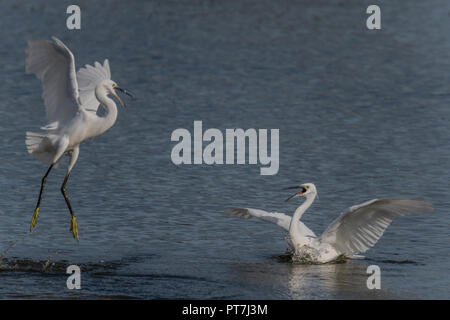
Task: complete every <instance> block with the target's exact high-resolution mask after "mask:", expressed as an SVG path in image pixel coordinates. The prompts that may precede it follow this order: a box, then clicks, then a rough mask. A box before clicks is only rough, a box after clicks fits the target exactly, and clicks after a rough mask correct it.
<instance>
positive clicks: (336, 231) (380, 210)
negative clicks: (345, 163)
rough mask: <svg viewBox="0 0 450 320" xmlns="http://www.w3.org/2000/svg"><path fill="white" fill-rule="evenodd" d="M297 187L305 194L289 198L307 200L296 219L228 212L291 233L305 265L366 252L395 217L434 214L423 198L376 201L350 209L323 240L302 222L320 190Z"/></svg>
mask: <svg viewBox="0 0 450 320" xmlns="http://www.w3.org/2000/svg"><path fill="white" fill-rule="evenodd" d="M295 188H300V189H301V191H300V192H297V193H295V194H294V195H293V196H291V197H290V198H289V199H291V198H294V197H298V196H304V197H305V198H306V201H305V202H304V203H302V204H301V205H300V206H299V207H298V208H297V210H296V211H295V213H294V216H293V217H292V218H291V217H289V216H287V215H285V214H284V213H275V212H266V211H263V210H259V209H251V208H234V209H228V210H226V212H227V213H229V214H231V215H235V216H238V217H242V218H249V217H256V218H259V219H261V220H264V221H268V222H272V223H274V224H276V225H278V226H280V227H282V228H283V229H285V230H286V231H289V236H290V241H289V242H290V243H289V244H290V245H291V248H292V250H293V253H294V258H299V260H301V261H304V262H312V263H326V262H330V261H333V260H336V259H338V258H340V257H346V258H352V257H355V256H357V254H360V253H364V252H366V251H367V250H368V249H369V248H371V247H372V246H374V245H375V243H376V242H377V241H378V239H380V237H381V236H382V235H383V233H384V231H385V230H386V228H387V227H388V226H389V225H390V224H391V222H392V220H393V219H394V218H395V217H398V216H405V215H409V214H419V213H430V212H432V211H433V207H432V205H431V203H429V202H428V201H425V200H422V199H374V200H370V201H367V202H364V203H362V204H360V205H356V206H353V207H350V208H349V209H347V210H346V211H344V212H343V213H342V214H341V215H340V216H339V217H338V218H336V219H335V220H334V221H333V222H332V223H331V224H330V226H329V227H328V228H327V229H326V230H325V231H324V232H323V233H322V235H321V236H320V237H316V235H315V234H314V232H313V231H311V230H310V229H309V228H308V227H307V226H306V225H305V224H304V223H302V222H301V221H300V218H301V217H302V215H303V214H304V212H305V211H306V210H307V209H308V208H309V207H310V206H311V204H312V203H313V201H314V199H315V197H316V195H317V191H316V187H315V185H314V184H312V183H306V184H303V185H301V186H298V187H295ZM289 199H288V200H289Z"/></svg>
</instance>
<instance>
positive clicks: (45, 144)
mask: <svg viewBox="0 0 450 320" xmlns="http://www.w3.org/2000/svg"><path fill="white" fill-rule="evenodd" d="M25 144H26V146H27V151H28V153H29V154H31V155H32V156H34V157H35V158H36V159H38V160H39V161H42V162H44V163H47V164H51V163H52V162H53V158H54V157H55V154H54V152H53V151H52V148H50V145H51V140H50V138H49V136H48V134H42V133H36V132H27V133H26V138H25Z"/></svg>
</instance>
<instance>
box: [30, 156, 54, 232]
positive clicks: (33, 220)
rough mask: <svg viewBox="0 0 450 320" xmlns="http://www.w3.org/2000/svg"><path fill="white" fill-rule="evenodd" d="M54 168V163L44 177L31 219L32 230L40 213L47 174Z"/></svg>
mask: <svg viewBox="0 0 450 320" xmlns="http://www.w3.org/2000/svg"><path fill="white" fill-rule="evenodd" d="M52 168H53V164H51V165H50V167H49V168H48V170H47V172H46V173H45V175H44V177H43V178H42V182H41V191H39V198H38V201H37V204H36V209H34V214H33V218H32V219H31V224H30V231H31V230H33V228H34V226H35V225H36V221H37V217H38V215H39V210H40V205H41V199H42V193H43V192H44V186H45V182H46V181H47V176H48V174H49V173H50V171H51V170H52Z"/></svg>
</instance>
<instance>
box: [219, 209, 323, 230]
mask: <svg viewBox="0 0 450 320" xmlns="http://www.w3.org/2000/svg"><path fill="white" fill-rule="evenodd" d="M225 213H228V214H230V215H233V216H236V217H240V218H244V219H248V218H251V217H256V218H259V219H261V220H264V221H267V222H271V223H274V224H276V225H277V226H280V227H282V228H283V229H285V230H286V231H289V226H290V225H291V219H292V218H291V217H290V216H288V215H285V214H284V213H278V212H267V211H264V210H259V209H251V208H233V209H228V210H226V211H225ZM299 232H300V233H301V234H302V235H304V236H309V237H315V236H316V235H315V234H314V232H313V231H312V230H311V229H309V228H308V227H307V226H306V225H304V224H303V223H302V222H301V221H299Z"/></svg>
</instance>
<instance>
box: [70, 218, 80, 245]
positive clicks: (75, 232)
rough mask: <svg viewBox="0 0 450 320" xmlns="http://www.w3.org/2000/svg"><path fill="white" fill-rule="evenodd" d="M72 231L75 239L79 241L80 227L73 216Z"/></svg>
mask: <svg viewBox="0 0 450 320" xmlns="http://www.w3.org/2000/svg"><path fill="white" fill-rule="evenodd" d="M70 231H72V234H73V237H74V238H75V239H77V241H78V240H79V239H78V225H77V218H76V217H75V216H72V221H70Z"/></svg>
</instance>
